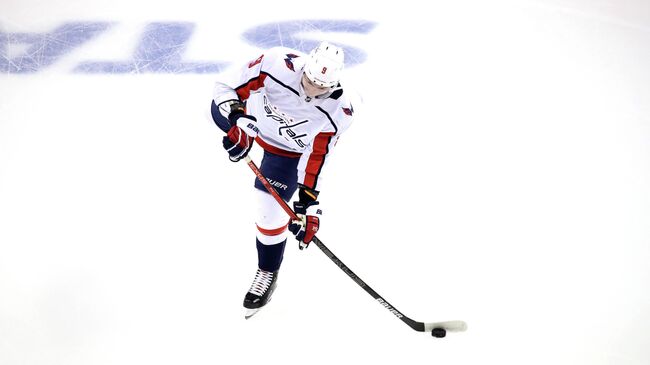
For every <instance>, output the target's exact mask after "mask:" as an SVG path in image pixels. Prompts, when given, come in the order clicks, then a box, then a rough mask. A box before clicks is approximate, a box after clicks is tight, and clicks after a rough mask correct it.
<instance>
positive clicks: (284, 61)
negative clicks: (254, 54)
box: [251, 46, 307, 72]
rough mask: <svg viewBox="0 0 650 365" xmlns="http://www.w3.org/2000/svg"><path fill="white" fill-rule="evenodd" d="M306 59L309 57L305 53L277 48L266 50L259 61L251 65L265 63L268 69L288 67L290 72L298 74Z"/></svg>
mask: <svg viewBox="0 0 650 365" xmlns="http://www.w3.org/2000/svg"><path fill="white" fill-rule="evenodd" d="M306 58H307V55H306V54H305V53H302V52H300V51H297V50H295V49H291V48H288V47H281V46H277V47H272V48H269V49H267V50H265V51H264V52H263V54H262V55H261V56H260V57H259V58H258V59H256V60H254V61H252V62H251V64H255V63H264V64H265V65H267V67H271V66H272V65H275V64H279V65H286V66H287V68H288V69H289V70H291V71H294V72H297V71H300V68H301V67H302V66H303V64H304V62H305V60H306ZM296 66H297V67H296Z"/></svg>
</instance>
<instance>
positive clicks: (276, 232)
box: [256, 224, 287, 236]
mask: <svg viewBox="0 0 650 365" xmlns="http://www.w3.org/2000/svg"><path fill="white" fill-rule="evenodd" d="M256 226H257V224H256ZM286 229H287V225H284V226H282V227H280V228H275V229H266V228H262V227H260V226H257V230H258V231H260V233H262V234H263V235H265V236H277V235H279V234H281V233H282V232H284V231H285V230H286Z"/></svg>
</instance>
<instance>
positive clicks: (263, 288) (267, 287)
mask: <svg viewBox="0 0 650 365" xmlns="http://www.w3.org/2000/svg"><path fill="white" fill-rule="evenodd" d="M277 280H278V272H277V271H275V272H270V271H264V270H262V269H257V273H256V274H255V279H254V280H253V284H251V288H250V289H249V290H248V293H246V297H244V308H246V314H245V315H244V318H246V319H249V318H250V317H252V316H253V315H255V313H257V312H259V310H260V309H262V308H263V307H264V306H265V305H266V303H268V302H269V301H270V300H271V295H272V294H273V291H274V290H275V287H276V285H277Z"/></svg>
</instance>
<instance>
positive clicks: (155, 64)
mask: <svg viewBox="0 0 650 365" xmlns="http://www.w3.org/2000/svg"><path fill="white" fill-rule="evenodd" d="M193 32H194V24H193V23H151V24H148V25H147V26H146V27H145V30H144V33H143V35H142V38H141V39H140V43H139V44H138V46H137V47H136V50H135V52H134V55H133V58H132V59H130V60H124V61H118V62H106V61H90V62H83V63H81V64H79V65H78V66H77V67H76V68H75V72H83V73H109V74H116V73H145V72H149V73H173V74H177V73H201V74H203V73H218V72H220V71H221V70H222V69H224V68H225V66H227V64H226V63H223V62H221V63H218V62H183V61H182V58H183V53H184V52H185V49H186V48H187V43H188V41H189V40H190V38H191V36H192V33H193Z"/></svg>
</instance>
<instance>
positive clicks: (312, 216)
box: [289, 201, 323, 250]
mask: <svg viewBox="0 0 650 365" xmlns="http://www.w3.org/2000/svg"><path fill="white" fill-rule="evenodd" d="M293 210H294V212H296V215H297V216H298V218H300V220H295V221H292V222H291V223H290V224H289V231H291V233H293V234H294V235H295V236H296V239H297V240H298V248H300V249H301V250H302V249H305V248H307V247H308V246H309V243H310V242H311V241H312V240H313V239H314V236H315V235H316V232H318V228H319V226H320V217H321V215H322V214H323V212H322V211H321V210H320V208H319V207H318V202H317V201H312V202H309V203H303V202H293Z"/></svg>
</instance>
